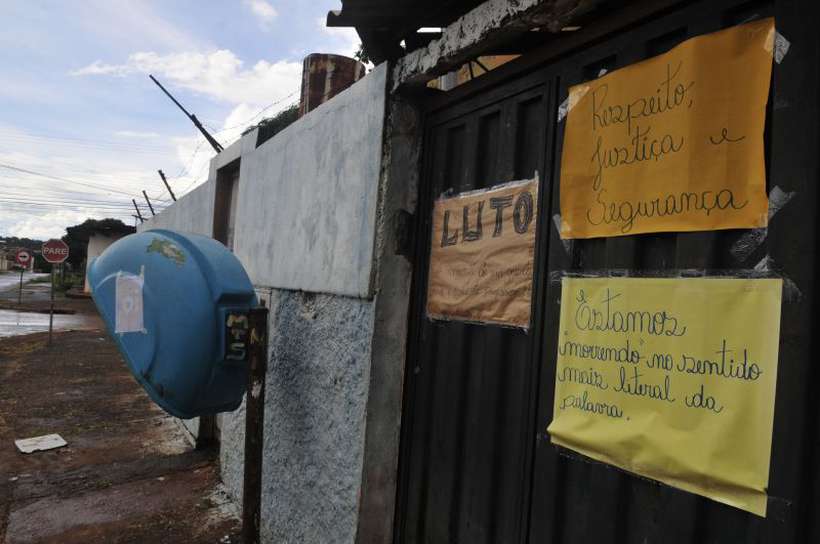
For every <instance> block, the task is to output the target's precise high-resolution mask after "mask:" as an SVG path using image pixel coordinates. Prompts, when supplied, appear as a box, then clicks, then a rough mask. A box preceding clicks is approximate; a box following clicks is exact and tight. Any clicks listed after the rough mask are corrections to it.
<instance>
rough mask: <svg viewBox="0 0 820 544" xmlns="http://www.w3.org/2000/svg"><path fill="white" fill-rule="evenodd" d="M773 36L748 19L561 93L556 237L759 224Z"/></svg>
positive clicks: (769, 27)
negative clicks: (564, 98)
mask: <svg viewBox="0 0 820 544" xmlns="http://www.w3.org/2000/svg"><path fill="white" fill-rule="evenodd" d="M774 35H775V32H774V20H773V19H764V20H761V21H756V22H753V23H748V24H745V25H741V26H737V27H733V28H730V29H727V30H724V31H721V32H716V33H714V34H708V35H705V36H700V37H697V38H693V39H690V40H687V41H685V42H683V43H681V44H680V45H678V46H677V47H675V48H674V49H672V50H671V51H669V52H668V53H665V54H663V55H660V56H657V57H654V58H652V59H649V60H647V61H644V62H640V63H638V64H634V65H631V66H628V67H626V68H623V69H620V70H616V71H614V72H611V73H609V74H607V75H605V76H604V77H601V78H599V79H597V80H595V81H591V82H588V83H584V84H581V85H576V86H574V87H572V88H570V90H569V107H570V110H569V114H568V115H567V123H566V130H565V135H564V147H563V152H562V158H561V218H562V224H561V236H562V237H563V238H592V237H598V236H622V235H628V234H637V233H642V232H663V231H696V230H714V229H729V228H757V227H764V226H766V223H767V212H768V201H767V199H766V174H765V165H764V155H763V128H764V124H765V120H766V102H767V98H768V94H769V79H770V77H771V64H772V53H771V51H772V42H773V40H774Z"/></svg>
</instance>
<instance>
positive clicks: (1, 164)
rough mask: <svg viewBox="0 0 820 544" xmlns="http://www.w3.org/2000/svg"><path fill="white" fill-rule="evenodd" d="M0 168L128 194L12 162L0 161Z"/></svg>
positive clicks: (127, 194) (124, 193)
mask: <svg viewBox="0 0 820 544" xmlns="http://www.w3.org/2000/svg"><path fill="white" fill-rule="evenodd" d="M0 168H6V169H8V170H14V171H15V172H21V173H23V174H29V175H32V176H40V177H43V178H48V179H54V180H57V181H64V182H67V183H75V184H77V185H82V186H84V187H91V188H93V189H98V190H101V191H107V192H110V193H118V194H121V195H126V196H129V195H130V193H126V192H125V191H118V190H116V189H111V188H108V187H103V186H101V185H95V184H93V183H86V182H82V181H77V180H73V179H68V178H61V177H59V176H52V175H51V174H44V173H42V172H35V171H34V170H27V169H25V168H20V167H18V166H14V165H12V164H5V163H0Z"/></svg>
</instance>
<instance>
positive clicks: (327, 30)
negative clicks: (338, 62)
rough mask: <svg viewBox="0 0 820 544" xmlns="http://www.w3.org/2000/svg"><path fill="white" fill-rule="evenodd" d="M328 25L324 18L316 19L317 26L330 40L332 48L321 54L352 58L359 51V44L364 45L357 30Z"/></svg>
mask: <svg viewBox="0 0 820 544" xmlns="http://www.w3.org/2000/svg"><path fill="white" fill-rule="evenodd" d="M326 23H327V21H326V20H325V18H324V17H320V18H318V19H316V24H317V25H318V26H319V28H320V29H322V32H324V34H325V35H327V36H328V37H329V38H330V47H329V48H328V50H326V51H319V52H320V53H333V54H336V55H344V56H346V57H352V56H353V54H354V53H355V52H356V51H357V50H358V49H359V44H361V43H362V40H361V38H359V34H358V33H357V32H356V29H355V28H348V27H332V26H327V24H326Z"/></svg>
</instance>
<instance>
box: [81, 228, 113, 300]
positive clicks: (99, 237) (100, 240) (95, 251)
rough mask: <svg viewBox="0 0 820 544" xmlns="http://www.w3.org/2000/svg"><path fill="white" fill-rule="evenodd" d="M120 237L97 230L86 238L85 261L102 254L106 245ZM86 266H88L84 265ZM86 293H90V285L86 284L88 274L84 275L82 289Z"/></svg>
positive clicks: (87, 261) (106, 247) (88, 261)
mask: <svg viewBox="0 0 820 544" xmlns="http://www.w3.org/2000/svg"><path fill="white" fill-rule="evenodd" d="M120 238H122V236H106V235H105V234H101V233H99V232H95V233H94V234H92V235H91V236H89V238H88V248H87V249H86V261H85V262H86V263H89V264H90V263H91V261H93V260H94V259H96V258H97V257H99V256H100V255H102V252H103V251H105V250H106V249H108V246H110V245H111V244H113V243H114V242H116V241H117V240H119V239H120ZM86 268H88V267H87V266H86ZM83 290H84V291H85V292H86V293H91V286H90V285H89V284H88V274H87V273H86V276H85V287H84V289H83Z"/></svg>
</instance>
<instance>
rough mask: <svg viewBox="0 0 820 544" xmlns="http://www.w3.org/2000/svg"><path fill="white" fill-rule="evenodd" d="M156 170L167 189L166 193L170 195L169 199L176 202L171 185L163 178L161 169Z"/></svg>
mask: <svg viewBox="0 0 820 544" xmlns="http://www.w3.org/2000/svg"><path fill="white" fill-rule="evenodd" d="M157 172H159V177H161V178H162V183H164V184H165V188H166V189H168V193H169V194H170V195H171V199H173V201H174V202H176V201H177V197H175V196H174V192H173V191H172V190H171V186H170V185H168V180H167V179H165V174H163V173H162V170H157Z"/></svg>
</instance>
